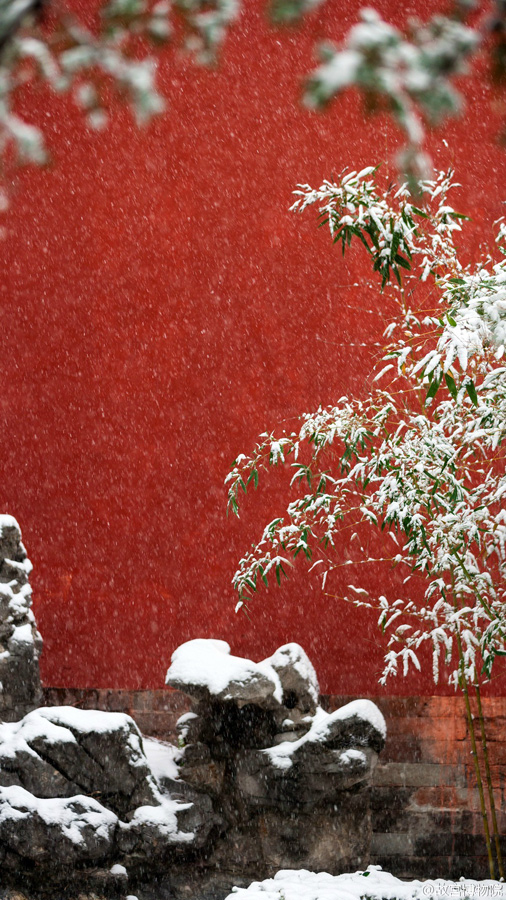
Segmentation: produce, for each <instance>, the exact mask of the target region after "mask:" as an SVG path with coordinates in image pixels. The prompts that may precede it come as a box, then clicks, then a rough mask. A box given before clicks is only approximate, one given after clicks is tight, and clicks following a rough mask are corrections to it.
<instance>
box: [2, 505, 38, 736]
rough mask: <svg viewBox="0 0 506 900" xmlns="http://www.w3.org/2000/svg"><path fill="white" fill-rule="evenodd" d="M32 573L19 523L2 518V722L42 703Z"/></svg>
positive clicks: (10, 720)
mask: <svg viewBox="0 0 506 900" xmlns="http://www.w3.org/2000/svg"><path fill="white" fill-rule="evenodd" d="M31 570H32V565H31V563H30V560H29V559H27V555H26V550H25V548H24V546H23V544H22V543H21V532H20V530H19V525H18V523H17V522H16V520H15V519H13V518H12V516H7V515H2V516H0V721H2V720H3V721H7V722H12V721H16V720H17V719H19V718H21V717H22V716H23V715H25V713H27V712H28V711H29V710H31V709H34V708H35V707H36V706H37V705H39V704H40V703H41V700H42V690H41V684H40V675H39V656H40V653H41V650H42V638H41V636H40V634H39V631H38V629H37V626H36V624H35V619H34V616H33V612H32V609H31V605H32V590H31V587H30V585H29V583H28V578H29V575H30V572H31Z"/></svg>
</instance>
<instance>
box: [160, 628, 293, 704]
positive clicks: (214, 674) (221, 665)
mask: <svg viewBox="0 0 506 900" xmlns="http://www.w3.org/2000/svg"><path fill="white" fill-rule="evenodd" d="M166 683H167V684H168V685H170V686H171V687H174V688H179V690H182V691H184V692H185V693H186V694H189V695H190V696H194V697H197V698H203V697H205V696H208V695H210V696H212V697H215V698H216V699H217V700H218V701H221V702H224V701H227V700H233V701H234V702H235V703H237V704H238V705H242V704H245V703H262V704H263V705H265V704H266V703H268V704H269V705H271V706H277V705H279V704H280V703H281V700H282V696H283V691H282V688H281V682H280V679H279V676H278V675H277V673H276V671H275V670H274V668H273V667H272V666H271V665H270V664H269V662H267V661H266V662H260V663H254V662H252V661H251V660H250V659H242V658H241V657H239V656H232V655H231V653H230V647H229V645H228V644H227V643H226V642H225V641H216V640H203V639H196V640H193V641H187V642H186V643H185V644H181V646H180V647H178V648H177V650H175V651H174V653H173V654H172V660H171V666H170V668H169V670H168V672H167V677H166Z"/></svg>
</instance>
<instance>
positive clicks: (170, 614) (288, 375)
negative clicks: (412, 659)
mask: <svg viewBox="0 0 506 900" xmlns="http://www.w3.org/2000/svg"><path fill="white" fill-rule="evenodd" d="M246 6H247V7H248V12H247V15H246V16H244V17H243V19H242V21H241V24H240V25H239V26H238V27H237V28H235V29H234V30H233V32H232V34H231V36H230V38H229V39H228V40H227V43H226V46H225V49H224V52H223V56H222V61H221V64H220V66H219V68H218V69H217V70H216V71H203V70H199V69H197V68H196V67H195V66H192V65H191V64H189V63H188V61H187V60H185V59H184V58H183V57H182V56H181V55H178V54H177V53H175V52H174V51H172V50H167V51H166V52H164V54H163V56H162V61H161V78H160V83H161V87H162V89H163V90H164V92H165V93H166V95H167V97H168V103H169V110H168V114H167V115H165V116H164V117H163V118H160V119H158V120H157V121H156V122H154V123H153V124H152V125H151V126H150V127H149V128H148V129H147V130H145V131H137V130H136V129H135V128H134V127H133V125H132V121H131V117H130V115H129V113H128V112H127V111H126V110H123V109H121V108H118V109H117V110H116V111H115V113H114V115H113V118H112V122H111V125H110V127H109V128H108V129H107V130H106V131H105V132H104V133H102V134H96V133H94V132H91V131H89V130H87V128H86V127H85V125H84V124H83V121H82V119H81V118H80V116H79V114H78V113H76V112H75V111H74V110H73V108H72V106H71V104H70V103H69V102H68V101H67V100H64V99H60V98H58V99H55V98H51V97H49V96H48V95H47V94H46V92H45V91H43V90H42V89H40V90H37V91H36V90H32V91H31V93H30V94H29V95H28V96H26V97H25V98H24V100H23V104H24V108H25V110H26V111H28V110H29V111H30V112H31V113H32V114H33V115H34V117H35V118H36V120H37V121H38V122H39V123H40V124H42V125H43V126H44V128H45V130H46V133H47V136H48V140H49V142H50V144H51V147H52V150H53V158H54V164H53V165H52V166H51V167H50V168H48V169H45V170H42V171H41V170H36V171H35V170H34V171H31V170H30V171H29V170H23V171H20V172H19V174H17V175H16V178H15V181H14V185H13V205H12V209H11V211H10V213H9V214H8V215H7V217H6V221H5V226H6V229H7V234H6V238H5V240H4V241H3V242H2V245H1V254H2V258H3V265H4V273H3V276H2V279H1V283H0V296H1V308H2V350H1V354H0V369H1V381H0V384H1V390H0V406H1V411H2V420H3V428H2V437H3V440H2V452H1V456H0V458H1V465H2V478H1V480H0V501H1V504H0V505H1V508H2V510H4V511H6V512H9V513H11V514H13V515H15V516H16V517H17V518H18V520H19V522H20V524H21V526H22V529H23V535H24V540H25V543H26V545H27V547H28V551H29V555H30V557H31V559H32V561H33V562H34V564H35V572H34V576H33V585H34V593H35V610H36V615H37V617H38V621H39V624H40V629H41V631H42V634H43V637H44V641H45V650H44V656H43V665H42V673H43V677H44V681H45V683H46V684H52V685H62V686H80V687H86V686H96V687H108V686H118V687H125V688H131V689H133V688H141V687H158V686H161V685H162V683H163V678H164V673H165V670H166V667H167V665H168V663H169V659H170V654H171V652H172V651H173V650H174V649H175V647H176V646H177V645H178V644H179V643H181V642H182V641H184V640H187V639H189V638H193V637H211V636H214V637H220V638H224V639H226V640H228V641H229V642H230V643H231V645H232V648H233V651H234V652H236V653H238V654H243V655H248V656H251V657H252V658H254V659H259V658H262V657H264V656H266V655H269V654H270V653H272V652H273V650H274V649H275V648H276V647H277V646H278V645H279V644H281V643H284V642H285V641H289V640H296V641H299V642H300V643H301V644H302V645H303V646H304V647H305V648H306V650H307V651H308V653H309V654H310V655H311V656H312V658H313V659H314V661H315V663H316V665H317V668H318V671H319V672H320V674H321V681H322V688H323V689H324V690H326V691H332V692H334V693H350V694H356V693H361V692H363V693H368V694H375V693H378V692H381V690H382V689H380V688H379V687H378V686H377V684H376V680H377V676H378V674H379V672H380V671H381V660H382V648H383V643H382V638H381V636H380V635H379V634H378V632H377V630H376V626H375V623H374V620H373V619H371V617H370V616H368V615H366V614H365V613H359V612H357V611H355V610H353V609H349V608H346V607H343V606H342V605H339V604H338V603H333V602H332V601H329V600H328V599H325V598H324V597H323V596H322V594H321V592H320V590H319V585H318V582H317V581H316V580H313V579H312V578H311V577H308V576H307V573H306V572H305V571H303V570H302V569H301V570H300V572H298V573H297V574H296V575H295V577H294V578H293V579H292V580H291V581H290V582H289V583H288V584H286V585H285V586H284V587H283V589H282V590H279V589H277V588H275V587H272V588H271V589H270V590H269V591H268V592H265V593H263V594H262V595H261V596H259V597H258V600H257V602H256V603H255V604H254V606H253V610H252V615H251V619H250V620H248V619H247V618H246V617H245V616H244V615H239V616H236V615H234V604H235V596H234V594H233V591H232V589H231V586H230V579H231V576H232V574H233V571H234V569H235V564H236V561H237V560H238V558H239V556H240V554H241V552H242V551H244V550H245V549H246V548H247V546H248V545H249V543H250V542H251V541H252V540H254V539H255V538H256V537H257V536H258V534H259V530H260V528H261V527H262V525H263V523H264V522H265V521H266V520H267V517H268V516H269V515H270V514H271V513H274V512H275V504H273V503H272V502H271V501H269V499H268V497H267V493H266V491H265V490H264V491H262V490H260V491H259V492H258V494H257V495H256V496H254V497H251V498H250V499H249V500H248V502H247V503H246V504H245V507H244V514H243V518H242V519H241V521H240V522H237V521H230V520H228V521H227V520H226V518H225V492H224V488H223V479H224V477H225V475H226V473H227V471H228V467H229V464H230V463H231V461H232V460H233V459H234V457H235V456H236V455H237V453H238V452H240V451H243V450H247V449H248V448H249V447H250V446H251V444H252V442H253V441H254V440H255V438H256V436H257V435H258V433H259V432H261V431H263V430H265V429H270V428H271V427H273V426H274V425H276V423H278V422H280V421H281V420H288V422H289V424H290V425H292V424H293V422H294V417H295V416H296V415H297V413H299V412H300V411H304V410H308V409H310V408H313V407H315V406H317V405H318V404H320V403H321V404H328V403H330V402H332V401H333V400H335V399H336V398H338V397H339V396H341V395H342V394H343V393H349V394H360V393H361V392H363V391H364V390H365V389H366V388H367V377H366V373H367V371H368V368H369V365H370V360H371V358H372V356H373V355H374V354H376V353H377V352H378V342H380V340H381V337H380V336H381V332H382V329H383V326H384V324H385V316H384V310H383V309H382V301H379V300H378V296H377V295H376V294H374V293H371V292H370V291H368V290H367V289H366V288H365V287H364V279H365V277H366V275H365V270H364V269H363V267H362V268H361V266H360V262H354V261H352V262H351V263H350V264H348V265H347V266H343V264H342V263H341V260H340V258H339V257H338V256H337V254H336V253H335V251H334V250H333V249H332V247H331V246H330V243H329V241H328V238H327V236H326V235H323V234H322V233H321V232H318V231H317V229H316V227H315V220H314V218H313V217H312V216H311V215H310V214H307V215H306V216H305V217H295V216H294V215H292V214H290V213H289V212H288V207H289V205H290V203H291V191H292V190H293V188H294V186H295V185H296V183H297V182H301V181H302V182H306V181H309V182H313V183H314V182H318V183H319V180H320V179H321V178H322V177H324V176H327V175H329V174H331V173H332V172H334V173H338V172H339V171H340V170H341V168H343V167H344V166H345V165H348V166H352V167H356V166H362V165H365V164H369V163H371V162H373V163H375V162H377V161H381V160H384V159H391V158H392V156H393V154H394V153H395V149H396V146H397V143H398V135H397V134H396V132H395V130H394V129H393V128H391V127H387V123H386V122H385V121H384V120H383V119H381V118H379V119H373V120H369V121H367V122H364V119H363V115H362V112H361V109H360V107H359V103H358V100H357V98H356V97H354V96H349V97H346V98H342V99H340V100H339V101H337V102H336V103H335V104H334V105H333V106H332V107H331V109H330V110H329V111H328V112H327V113H325V114H323V115H318V114H315V113H312V112H309V111H308V110H304V109H303V108H301V106H300V105H299V103H298V98H299V93H300V80H301V78H302V76H303V75H304V73H305V72H307V71H308V70H309V69H310V67H311V65H312V52H313V46H314V44H315V42H316V41H318V40H320V39H322V38H323V37H325V36H333V37H334V38H339V37H340V35H342V33H343V32H344V30H345V29H346V28H347V27H349V25H350V24H351V23H352V22H353V21H354V20H355V19H356V15H357V11H358V8H359V6H360V4H359V3H358V2H355V0H354V2H350V3H347V4H346V11H345V12H343V8H342V7H343V5H342V4H341V3H338V2H337V0H328V3H327V4H326V5H324V6H323V8H322V10H321V11H320V12H318V14H316V15H313V16H312V17H311V18H310V19H309V21H308V22H307V24H306V25H305V27H304V28H303V29H302V30H297V31H295V30H274V29H272V28H271V27H269V26H267V25H266V23H265V19H264V16H263V14H262V13H261V11H260V6H259V4H255V3H251V2H250V0H246ZM377 6H378V8H379V9H380V11H381V12H383V13H384V15H385V16H388V15H389V12H390V13H395V14H396V15H398V11H399V6H398V4H396V3H392V2H390V0H384V2H382V3H379V4H377ZM433 6H435V4H433ZM431 9H432V6H427V9H426V10H424V12H426V13H427V14H429V12H430V11H431ZM402 11H403V13H405V14H406V15H407V14H411V13H414V12H415V11H419V9H418V6H417V4H414V3H411V4H409V3H407V4H405V5H404V7H403V8H402ZM500 125H501V109H498V108H497V103H496V105H495V106H491V104H490V97H489V95H488V88H487V87H486V85H485V83H484V82H483V83H481V82H479V83H478V82H475V83H474V86H473V87H472V90H471V91H470V92H469V97H468V104H467V113H466V119H465V120H462V121H460V122H457V123H452V124H451V126H449V127H448V128H447V129H445V131H444V136H445V137H446V139H447V141H448V144H449V149H446V148H445V147H444V146H443V144H442V142H441V137H442V135H440V136H435V137H434V138H433V139H432V140H431V149H432V151H433V152H434V154H435V155H436V160H437V163H438V164H439V165H440V166H441V167H443V166H446V165H447V164H448V162H450V161H451V162H453V163H454V165H455V167H456V169H457V173H458V176H459V179H460V181H461V182H462V189H461V191H460V193H459V196H458V198H457V197H456V199H455V205H458V207H459V208H460V209H462V210H465V211H468V212H469V213H470V214H471V215H472V216H473V220H474V222H473V227H472V228H471V229H470V231H471V232H472V237H471V238H470V239H469V245H470V247H474V248H476V246H477V245H478V244H479V242H480V241H489V240H491V237H492V230H491V226H490V223H491V222H492V221H493V220H494V219H496V218H498V216H500V215H501V214H502V213H503V212H504V207H503V206H502V200H503V197H506V192H505V189H504V174H505V172H506V153H505V151H504V150H502V149H501V148H500V147H499V146H498V144H497V143H496V141H495V137H496V135H497V132H498V130H499V128H500ZM473 229H474V230H473ZM357 259H358V257H357ZM362 262H363V260H362ZM379 577H380V575H379V573H377V572H370V573H369V576H368V578H369V582H370V583H374V582H375V581H377V580H378V578H379ZM389 586H390V587H391V581H390V579H389V578H387V580H386V582H385V583H383V582H382V585H381V587H382V590H383V591H384V592H385V591H387V590H388V589H389ZM432 690H433V688H432V685H431V683H430V680H429V679H428V678H426V679H425V680H422V681H420V680H419V679H415V678H413V679H410V680H408V681H406V682H403V681H400V680H399V681H398V682H397V683H396V682H392V683H391V684H390V685H389V687H388V688H387V692H388V693H395V692H399V693H406V694H409V693H412V692H415V693H424V692H425V693H430V692H431V691H432ZM440 690H444V688H441V689H440ZM494 690H495V691H498V692H500V691H502V690H503V681H502V679H501V680H499V681H498V682H497V683H496V684H495V685H494Z"/></svg>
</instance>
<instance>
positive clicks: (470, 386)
mask: <svg viewBox="0 0 506 900" xmlns="http://www.w3.org/2000/svg"><path fill="white" fill-rule="evenodd" d="M466 391H467V393H468V394H469V396H470V398H471V401H472V403H473V404H474V406H478V394H477V393H476V388H475V386H474V381H471V380H469V381H466Z"/></svg>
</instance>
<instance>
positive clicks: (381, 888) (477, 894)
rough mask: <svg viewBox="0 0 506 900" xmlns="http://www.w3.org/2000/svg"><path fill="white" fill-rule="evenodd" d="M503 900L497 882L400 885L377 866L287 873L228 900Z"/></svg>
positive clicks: (505, 889) (505, 890)
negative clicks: (336, 872) (340, 871)
mask: <svg viewBox="0 0 506 900" xmlns="http://www.w3.org/2000/svg"><path fill="white" fill-rule="evenodd" d="M493 897H498V898H504V900H506V884H500V883H499V882H497V881H472V880H470V879H462V880H461V881H444V880H443V879H441V878H438V879H437V880H435V881H401V880H400V879H399V878H395V877H394V876H393V875H390V874H389V873H388V872H383V871H382V870H381V867H380V866H369V867H368V868H367V869H366V870H365V872H355V873H354V874H349V875H348V874H346V875H328V874H327V873H326V872H307V871H306V870H305V869H299V870H295V869H290V870H288V869H287V870H284V871H281V872H278V873H277V875H275V876H274V878H267V879H266V880H265V881H255V882H253V884H250V886H249V887H248V888H233V889H232V893H231V894H229V896H228V898H227V900H361V898H367V900H423V898H431V900H449V898H455V900H478V898H484V900H485V898H493Z"/></svg>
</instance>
